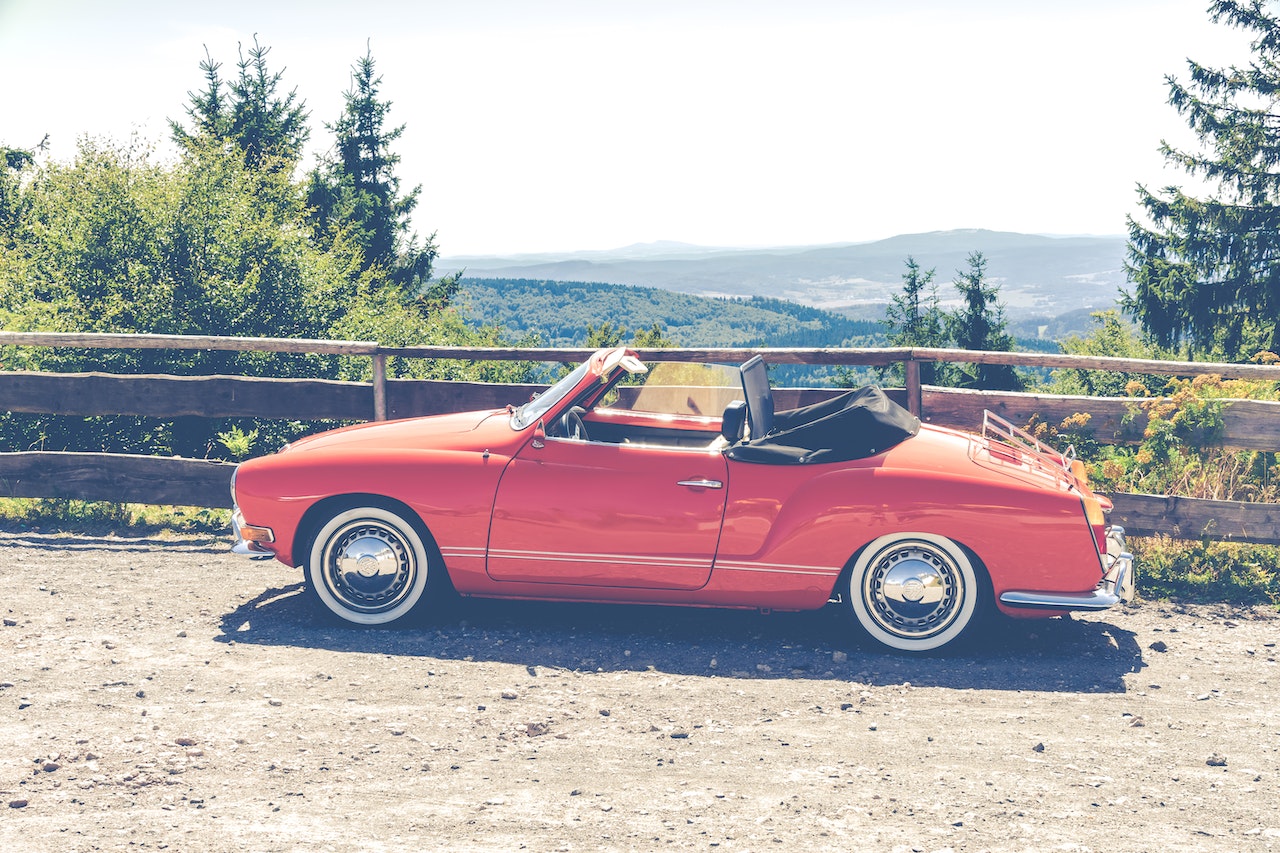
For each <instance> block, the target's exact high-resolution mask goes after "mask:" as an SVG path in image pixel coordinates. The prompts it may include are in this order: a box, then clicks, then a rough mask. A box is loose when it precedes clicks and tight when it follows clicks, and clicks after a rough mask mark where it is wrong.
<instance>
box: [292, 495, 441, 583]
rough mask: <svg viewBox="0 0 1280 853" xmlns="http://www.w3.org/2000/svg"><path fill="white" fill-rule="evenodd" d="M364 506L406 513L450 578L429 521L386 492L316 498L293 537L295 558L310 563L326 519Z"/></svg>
mask: <svg viewBox="0 0 1280 853" xmlns="http://www.w3.org/2000/svg"><path fill="white" fill-rule="evenodd" d="M361 506H374V507H379V508H380V509H385V510H389V511H391V512H394V513H397V514H398V515H402V516H403V517H404V519H405V520H406V521H408V522H409V523H410V524H412V525H413V526H414V528H415V529H416V530H417V532H418V535H419V536H421V537H422V544H423V546H424V547H425V548H426V549H427V552H428V553H427V557H429V558H432V559H434V560H435V562H436V565H438V566H439V567H440V569H441V573H442V574H443V576H444V579H445V581H446V582H448V581H447V579H448V577H449V570H448V568H447V567H446V566H445V564H444V558H443V557H442V556H441V554H440V546H439V545H438V544H437V543H436V539H435V536H434V535H433V534H432V532H431V528H430V527H428V526H427V523H426V521H425V520H423V518H422V516H421V515H419V514H418V513H417V512H416V511H415V510H414V509H413V507H411V506H409V505H408V504H407V503H405V502H404V501H399V500H396V499H395V498H389V497H387V496H386V495H377V494H372V493H368V492H349V493H346V494H341V495H330V496H329V497H327V498H322V499H321V500H318V501H316V502H315V503H314V504H312V505H311V506H310V507H308V508H307V511H306V512H305V513H303V515H302V518H301V519H300V520H299V522H298V527H297V532H296V533H295V534H294V537H293V549H292V552H293V559H294V562H295V563H298V565H300V566H304V567H305V565H306V561H307V559H308V557H307V555H308V554H310V553H311V546H312V544H314V541H315V536H316V534H317V533H318V532H319V531H320V528H321V527H323V526H324V524H325V522H326V521H327V520H328V519H329V518H331V517H332V516H333V515H335V514H337V513H339V512H342V511H344V510H348V509H355V508H356V507H361Z"/></svg>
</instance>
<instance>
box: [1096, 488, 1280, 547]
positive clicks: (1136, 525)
mask: <svg viewBox="0 0 1280 853" xmlns="http://www.w3.org/2000/svg"><path fill="white" fill-rule="evenodd" d="M1111 499H1112V501H1113V502H1114V504H1115V509H1114V510H1113V511H1112V513H1111V521H1112V523H1114V524H1120V525H1122V526H1123V527H1124V528H1125V531H1126V533H1128V534H1131V535H1135V536H1168V537H1170V538H1172V539H1201V538H1203V539H1209V540H1214V541H1223V540H1225V541H1231V542H1252V543H1258V544H1264V545H1280V504H1268V503H1239V502H1236V501H1210V500H1201V499H1197V498H1183V497H1169V496H1165V495H1130V494H1115V495H1111Z"/></svg>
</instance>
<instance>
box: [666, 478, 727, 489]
mask: <svg viewBox="0 0 1280 853" xmlns="http://www.w3.org/2000/svg"><path fill="white" fill-rule="evenodd" d="M676 485H677V486H688V487H689V488H691V489H723V488H724V483H722V482H720V481H719V480H681V481H680V482H678V483H676Z"/></svg>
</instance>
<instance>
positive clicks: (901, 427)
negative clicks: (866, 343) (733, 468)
mask: <svg viewBox="0 0 1280 853" xmlns="http://www.w3.org/2000/svg"><path fill="white" fill-rule="evenodd" d="M751 402H752V401H751V400H750V399H749V400H748V405H750V404H751ZM768 404H769V407H770V408H771V407H772V399H770V400H769V401H768ZM753 426H754V424H753ZM919 431H920V419H919V418H917V417H916V416H915V415H913V414H911V413H910V412H908V411H907V410H906V409H904V408H902V407H901V406H899V405H898V404H897V403H895V402H893V401H892V400H890V399H889V398H888V397H887V396H885V393H884V391H881V390H880V389H879V388H877V387H876V386H874V385H868V386H866V387H864V388H859V389H858V390H856V391H850V392H849V393H847V394H841V395H840V396H839V397H835V398H833V399H831V400H826V401H823V402H821V403H815V404H813V405H812V406H804V407H803V408H799V409H790V410H788V411H785V412H776V413H774V414H773V423H772V425H771V427H770V429H769V431H768V432H767V433H766V434H765V435H763V436H761V437H759V438H752V439H751V440H750V441H745V442H742V443H741V444H736V445H734V446H733V447H730V448H729V449H728V450H726V451H725V455H726V456H727V457H729V458H730V459H736V460H739V461H741V462H760V463H764V464H770V465H795V464H799V463H818V462H845V461H847V460H850V459H863V458H865V457H867V456H874V455H876V454H877V453H881V452H883V451H885V450H888V449H889V448H890V447H893V446H894V445H895V444H899V443H900V442H903V441H905V440H907V439H908V438H911V437H912V436H914V435H915V434H916V433H918V432H919Z"/></svg>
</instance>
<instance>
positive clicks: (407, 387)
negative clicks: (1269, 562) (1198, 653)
mask: <svg viewBox="0 0 1280 853" xmlns="http://www.w3.org/2000/svg"><path fill="white" fill-rule="evenodd" d="M6 345H7V346H41V347H75V348H84V349H186V350H222V351H236V352H270V353H319V354H329V355H346V356H359V357H367V358H370V359H371V360H372V375H373V381H372V382H370V383H361V382H338V381H331V380H318V379H279V378H260V377H242V376H169V375H128V376H125V375H118V374H108V373H76V374H52V373H32V372H26V371H12V372H7V373H6V372H0V407H3V409H5V410H8V411H14V412H34V413H46V414H65V415H75V416H94V415H136V416H145V417H156V418H174V417H187V416H195V417H207V418H224V417H245V418H261V419H289V420H326V419H332V420H344V421H353V420H354V421H359V420H371V419H372V420H379V419H385V418H388V417H395V418H398V417H412V416H417V415H427V414H437V413H443V412H452V411H465V410H469V409H486V408H500V407H502V406H505V405H507V404H508V403H513V404H518V403H521V402H523V401H525V400H528V399H529V396H530V394H531V393H533V392H535V391H537V390H540V389H541V387H542V386H536V385H507V384H493V383H470V382H447V381H438V380H407V379H389V378H388V377H387V373H386V363H387V359H388V358H392V357H395V358H434V359H452V360H482V361H534V362H570V363H572V362H577V361H580V360H582V359H583V358H585V357H586V355H588V354H589V353H590V352H591V350H588V349H581V348H561V349H528V348H476V347H434V346H433V347H383V346H380V345H378V344H377V343H373V342H368V341H323V340H300V339H294V338H275V339H272V338H217V337H192V336H178V335H104V334H95V335H78V334H68V333H39V332H0V346H6ZM639 352H640V355H641V357H642V358H643V359H645V360H648V361H677V362H679V361H685V362H688V361H695V362H701V361H710V362H724V363H739V362H742V361H745V360H746V359H747V358H750V357H751V356H752V355H755V354H760V355H763V356H764V357H765V359H766V361H769V362H771V363H775V364H822V365H848V366H873V367H884V366H888V365H892V364H895V363H901V364H903V365H904V366H905V376H906V379H907V387H906V388H905V389H896V390H891V391H890V394H891V396H893V397H894V398H895V399H897V400H898V402H900V403H902V404H904V405H906V406H908V408H910V409H912V410H913V411H914V412H916V413H918V414H920V415H921V417H922V419H923V420H925V421H928V422H930V423H934V424H937V425H940V426H951V427H956V428H960V429H974V428H976V426H977V425H978V424H979V423H980V422H981V413H982V410H983V409H991V410H992V411H994V412H996V413H997V414H1000V415H1002V416H1003V417H1005V418H1007V419H1009V420H1011V421H1014V422H1028V421H1029V420H1030V419H1031V418H1032V417H1033V416H1035V417H1038V418H1039V419H1040V420H1042V421H1044V422H1047V423H1058V422H1060V421H1062V420H1063V419H1064V418H1066V417H1069V416H1071V415H1074V414H1076V413H1081V412H1083V413H1087V414H1088V415H1089V416H1090V421H1089V424H1088V428H1089V429H1091V430H1092V433H1093V435H1094V436H1095V437H1096V438H1097V439H1098V440H1099V441H1101V442H1103V443H1109V444H1128V443H1135V442H1137V441H1140V440H1141V437H1142V431H1143V429H1144V428H1145V419H1144V416H1143V415H1142V413H1141V412H1140V411H1137V412H1135V411H1134V410H1135V402H1137V401H1135V400H1133V399H1129V398H1096V397H1064V396H1053V395H1043V394H1018V393H1010V392H989V391H968V390H958V389H951V388H936V387H931V386H922V385H921V384H920V381H919V377H920V370H919V367H920V365H921V364H922V363H926V362H937V361H956V362H968V363H982V364H1010V365H1016V366H1023V367H1041V368H1071V369H1079V370H1107V371H1119V372H1128V373H1147V374H1155V375H1168V376H1184V377H1185V376H1196V375H1202V374H1208V373H1213V374H1218V375H1220V376H1222V377H1224V378H1241V379H1262V380H1267V381H1280V367H1277V366H1271V365H1240V364H1215V363H1205V362H1162V361H1149V360H1139V359H1121V358H1108V357H1102V356H1073V355H1053V354H1037V353H1005V352H1002V353H989V352H972V351H968V350H940V349H921V348H882V349H781V348H778V349H771V348H702V349H645V350H640V351H639ZM833 393H838V392H837V391H834V390H832V389H786V388H779V389H775V397H776V400H777V404H778V406H779V408H790V407H794V406H798V405H804V404H807V403H809V402H814V401H816V400H818V399H822V398H823V397H825V396H830V395H831V394H833ZM1217 440H1218V441H1220V442H1221V443H1222V444H1223V445H1224V446H1227V447H1232V448H1241V449H1250V450H1261V451H1268V452H1274V451H1276V450H1278V449H1280V403H1271V402H1260V401H1251V400H1238V401H1227V402H1225V403H1224V428H1223V431H1222V434H1221V435H1220V436H1217ZM233 469H234V466H233V465H230V464H227V463H219V462H209V461H206V460H197V459H181V458H164V457H149V456H132V455H125V454H99V453H53V452H19V453H0V495H6V496H10V497H58V498H72V499H79V500H106V501H116V502H128V503H150V504H175V505H189V506H209V507H226V506H229V504H230V496H229V493H228V489H227V486H228V484H229V480H230V476H231V471H232V470H233ZM1112 497H1113V500H1114V502H1115V511H1114V513H1113V515H1112V517H1113V519H1114V520H1115V521H1117V522H1118V523H1120V524H1123V525H1125V527H1126V528H1128V529H1129V531H1130V532H1131V533H1136V534H1163V535H1168V536H1172V537H1176V538H1193V539H1195V538H1206V539H1229V540H1232V541H1240V542H1260V543H1272V544H1280V507H1278V506H1276V505H1274V504H1264V503H1241V502H1234V501H1206V500H1196V499H1190V498H1176V497H1166V496H1160V495H1126V494H1117V495H1113V496H1112Z"/></svg>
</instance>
